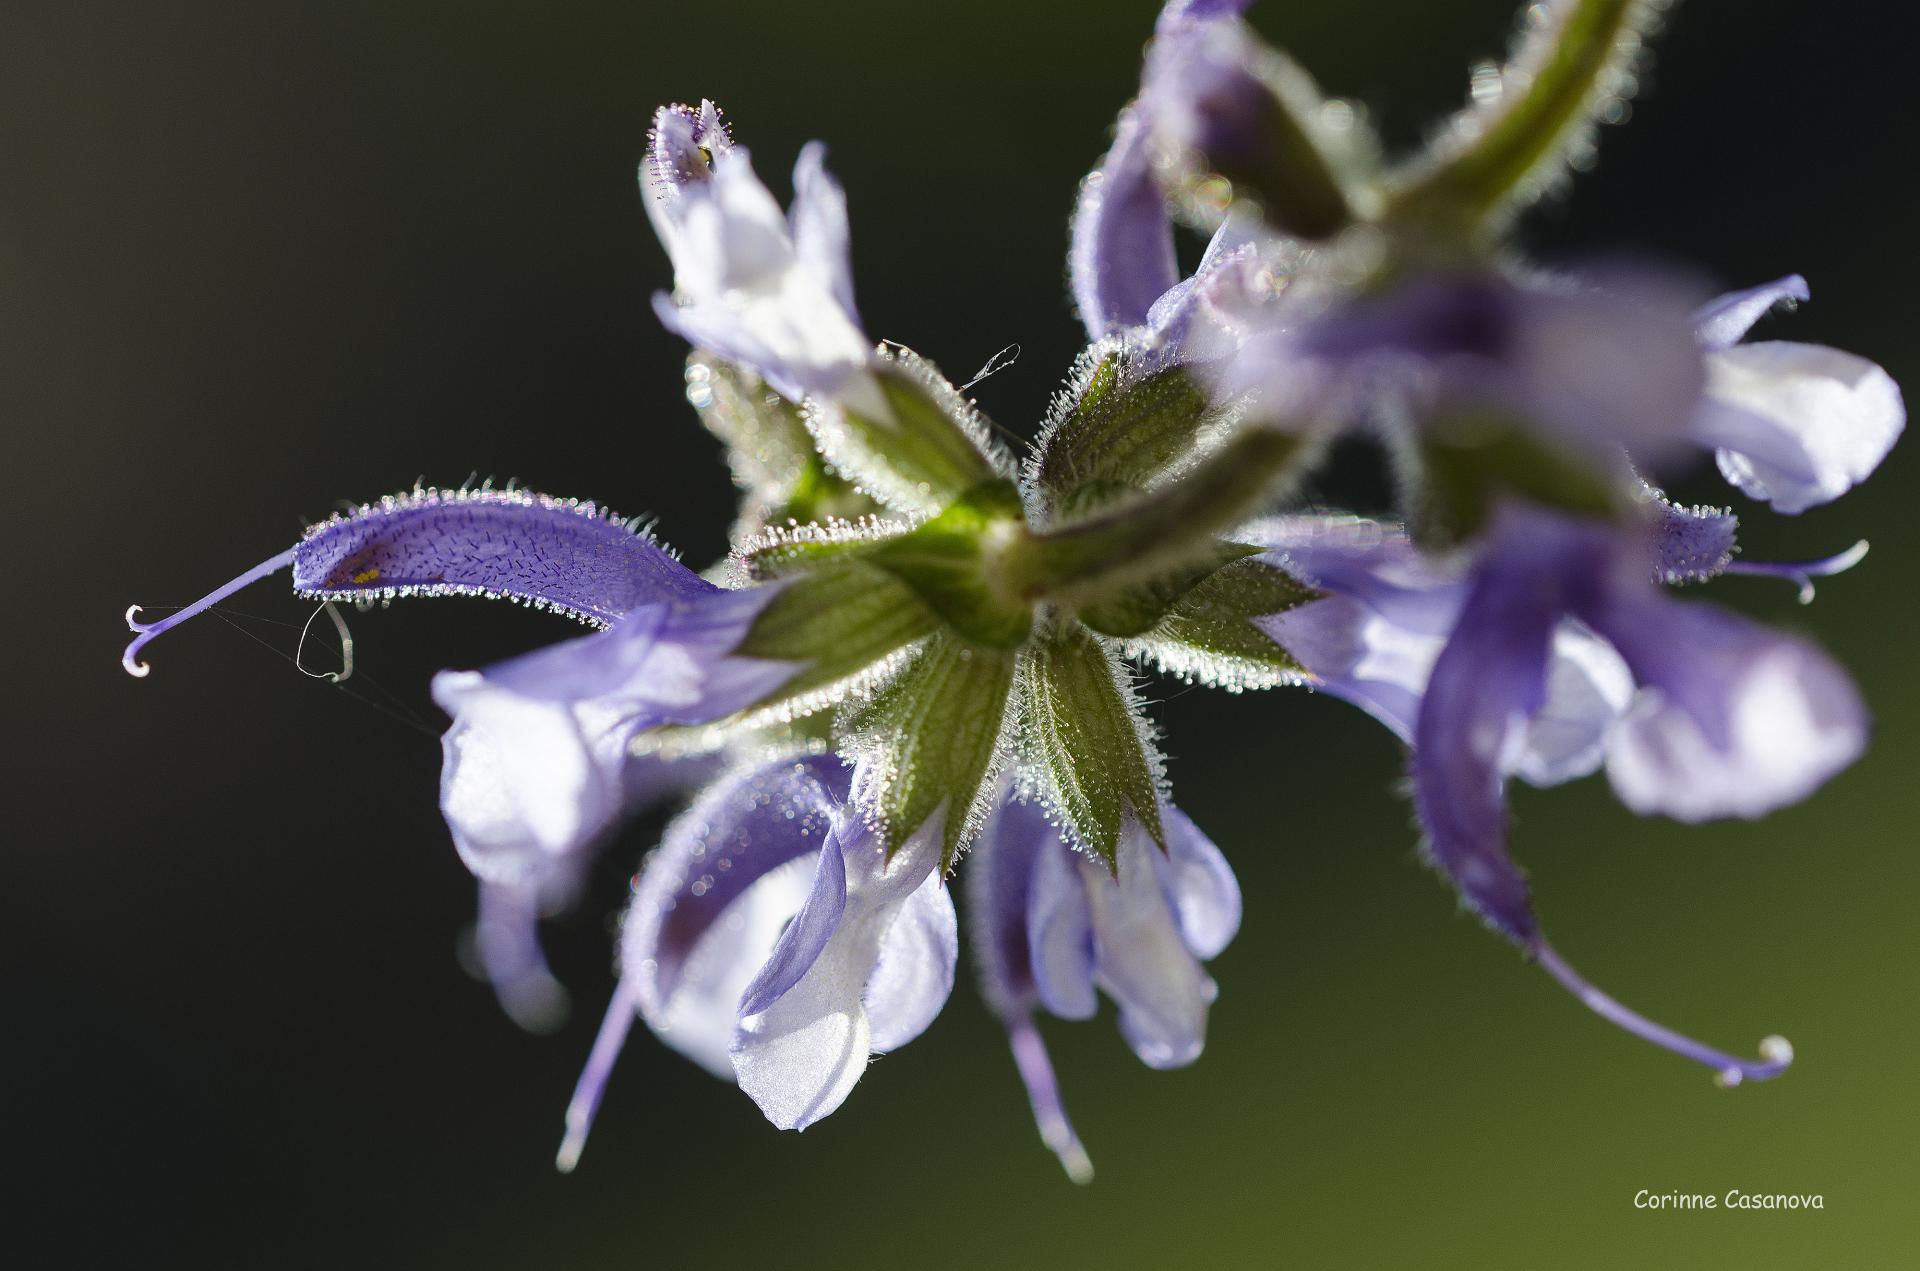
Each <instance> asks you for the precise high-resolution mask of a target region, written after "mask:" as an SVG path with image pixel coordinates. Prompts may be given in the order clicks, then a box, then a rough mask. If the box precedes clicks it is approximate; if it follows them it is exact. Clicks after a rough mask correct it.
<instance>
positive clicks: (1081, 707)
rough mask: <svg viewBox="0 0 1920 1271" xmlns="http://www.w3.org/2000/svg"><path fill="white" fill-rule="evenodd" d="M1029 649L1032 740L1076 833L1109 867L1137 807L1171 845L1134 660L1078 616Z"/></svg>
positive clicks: (1058, 807) (1024, 680)
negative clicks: (1128, 662)
mask: <svg viewBox="0 0 1920 1271" xmlns="http://www.w3.org/2000/svg"><path fill="white" fill-rule="evenodd" d="M1022 659H1023V660H1022V665H1021V684H1022V689H1023V694H1022V699H1021V712H1022V715H1023V718H1024V721H1025V725H1026V729H1025V731H1026V746H1027V749H1028V751H1029V752H1030V758H1031V759H1032V760H1033V762H1034V766H1035V767H1036V769H1037V770H1038V771H1039V772H1040V773H1041V774H1042V775H1043V777H1044V779H1045V786H1044V788H1043V790H1042V792H1041V793H1042V796H1043V798H1044V800H1045V802H1046V803H1047V804H1048V805H1049V806H1050V807H1051V808H1053V809H1054V811H1055V812H1057V813H1058V814H1059V815H1060V817H1061V818H1062V820H1063V823H1064V828H1065V829H1066V830H1067V831H1068V833H1069V835H1070V837H1071V838H1072V839H1073V840H1074V841H1075V842H1076V843H1077V844H1078V846H1079V847H1081V848H1082V849H1083V850H1085V851H1087V852H1088V853H1090V854H1092V855H1094V856H1096V857H1098V858H1099V859H1100V860H1102V861H1104V862H1105V863H1106V865H1107V868H1108V869H1113V868H1115V859H1116V854H1117V851H1118V847H1119V842H1120V833H1121V830H1122V828H1123V827H1124V825H1125V823H1126V821H1127V819H1128V818H1129V817H1131V818H1132V819H1134V820H1137V821H1138V822H1139V823H1140V824H1141V825H1142V826H1143V827H1145V829H1146V831H1147V833H1148V834H1150V835H1152V837H1153V840H1154V842H1156V843H1158V844H1160V846H1161V847H1162V848H1164V847H1165V846H1166V840H1165V835H1164V833H1163V832H1162V830H1161V826H1160V779H1159V771H1158V770H1159V762H1158V759H1157V756H1156V755H1155V754H1154V752H1153V750H1152V748H1151V740H1150V738H1149V737H1148V736H1147V734H1146V731H1145V728H1144V726H1143V724H1142V722H1141V720H1140V716H1139V712H1138V708H1137V705H1136V703H1135V702H1134V700H1133V694H1132V692H1131V690H1130V689H1129V688H1128V687H1127V686H1126V680H1125V677H1126V671H1125V668H1124V667H1122V666H1121V665H1120V664H1119V663H1118V662H1117V661H1116V660H1115V659H1114V657H1113V655H1112V654H1111V653H1110V652H1109V651H1108V650H1107V649H1106V648H1104V647H1103V646H1102V645H1101V644H1100V642H1099V641H1097V640H1095V639H1094V638H1093V636H1091V635H1090V634H1089V633H1088V632H1087V630H1086V628H1084V627H1082V626H1080V625H1079V624H1078V623H1062V624H1060V625H1058V626H1055V627H1052V628H1050V629H1049V630H1047V631H1046V632H1045V633H1044V634H1042V635H1041V637H1040V638H1038V639H1036V640H1035V641H1034V642H1033V643H1032V644H1031V645H1029V646H1028V648H1027V649H1026V650H1025V651H1024V653H1023V655H1022Z"/></svg>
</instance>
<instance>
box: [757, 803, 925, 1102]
mask: <svg viewBox="0 0 1920 1271" xmlns="http://www.w3.org/2000/svg"><path fill="white" fill-rule="evenodd" d="M856 780H857V779H856ZM862 816H863V813H862V812H861V811H860V809H859V808H857V807H855V808H850V809H848V810H846V811H845V812H844V813H843V820H842V823H841V825H840V827H839V829H838V830H837V831H836V839H837V842H838V844H839V847H840V850H841V852H842V853H843V854H844V857H845V861H846V886H847V893H846V906H845V910H844V912H843V914H842V916H841V919H840V922H839V923H838V925H837V926H836V927H835V928H834V931H833V934H832V937H831V938H830V939H829V940H828V941H827V942H826V945H825V947H824V948H823V949H821V951H820V954H819V956H818V957H817V958H816V959H814V960H813V962H812V964H811V965H810V966H809V967H808V968H807V970H806V973H805V974H803V975H802V976H801V977H800V978H799V980H798V981H797V982H795V983H794V984H793V986H792V987H791V988H789V989H788V990H787V991H786V992H785V993H783V994H781V995H780V996H779V997H778V998H777V1000H774V1001H773V1002H772V1004H771V1005H769V1006H768V1007H767V1008H766V1009H765V1010H763V1011H759V1012H757V1013H753V1014H746V1015H743V1016H742V1017H741V1019H740V1022H739V1025H738V1027H737V1028H736V1029H735V1031H734V1036H733V1041H732V1043H731V1047H730V1050H731V1053H732V1056H733V1067H734V1075H735V1077H736V1079H737V1080H738V1081H739V1083H740V1088H741V1089H742V1090H744V1091H745V1092H746V1093H747V1094H748V1095H749V1096H750V1097H751V1098H752V1099H753V1101H754V1102H755V1103H756V1104H758V1105H759V1106H760V1110H761V1111H762V1112H763V1113H765V1114H766V1117H767V1119H768V1120H769V1121H772V1122H773V1123H774V1124H775V1125H777V1126H779V1127H780V1128H781V1129H786V1130H799V1129H805V1128H806V1127H807V1126H809V1125H812V1124H813V1123H814V1122H815V1121H818V1120H819V1119H820V1118H822V1117H824V1116H826V1115H828V1114H829V1113H831V1112H832V1111H833V1110H834V1109H835V1108H838V1107H839V1106H840V1104H841V1103H842V1102H843V1101H845V1099H846V1097H847V1095H848V1094H849V1093H851V1092H852V1090H853V1087H854V1085H855V1084H856V1083H857V1082H858V1081H859V1080H860V1075H861V1073H863V1072H865V1071H866V1067H867V1060H868V1058H869V1056H870V1055H871V1053H872V1050H873V1038H874V1029H873V1024H872V1022H871V1020H870V1019H869V1017H868V1014H867V1008H866V1001H865V996H866V990H867V984H868V982H869V981H870V980H871V979H872V977H873V973H874V969H875V967H876V965H877V964H878V962H879V959H880V954H881V948H882V945H883V943H884V942H885V939H886V935H887V931H888V928H889V927H891V926H892V924H893V923H894V922H895V920H896V919H897V918H898V917H899V915H900V913H901V910H902V909H903V908H904V907H905V906H906V905H907V903H908V900H909V899H910V898H911V897H912V895H913V893H914V892H915V891H916V890H917V889H918V888H919V887H920V885H921V884H922V883H924V882H925V881H926V879H927V877H928V875H930V874H932V873H933V872H934V871H935V870H936V869H937V868H938V867H939V864H940V854H941V841H942V839H941V833H940V827H941V824H942V818H940V817H937V816H936V817H935V818H934V819H933V820H932V821H931V822H929V824H928V826H925V827H922V829H921V830H920V831H919V832H917V833H915V834H914V835H913V836H912V837H911V838H909V839H908V841H907V842H906V843H905V844H903V845H901V846H900V847H899V848H898V849H897V850H896V851H895V852H894V853H893V856H892V859H891V860H889V859H888V857H887V853H886V849H885V846H884V844H883V843H882V842H881V841H880V839H879V837H878V836H877V835H875V834H873V833H872V832H871V831H870V830H869V829H868V828H867V826H866V825H865V824H864V822H863V821H862V819H861V818H862Z"/></svg>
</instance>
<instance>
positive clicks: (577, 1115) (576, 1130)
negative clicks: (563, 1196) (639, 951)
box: [553, 979, 639, 1174]
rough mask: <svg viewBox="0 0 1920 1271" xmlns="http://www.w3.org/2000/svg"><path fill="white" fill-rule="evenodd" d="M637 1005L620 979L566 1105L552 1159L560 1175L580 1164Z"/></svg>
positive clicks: (632, 994) (631, 993) (568, 1172)
mask: <svg viewBox="0 0 1920 1271" xmlns="http://www.w3.org/2000/svg"><path fill="white" fill-rule="evenodd" d="M638 1005H639V1004H638V1002H637V1000H636V999H635V997H634V993H633V990H632V989H631V988H629V987H628V985H627V982H626V980H624V979H623V980H621V981H620V984H619V986H618V987H616V988H615V989H614V991H613V1001H611V1002H609V1003H608V1004H607V1016H606V1018H605V1019H603V1020H601V1021H600V1032H599V1034H598V1035H597V1036H595V1037H594V1039H593V1050H592V1051H590V1052H589V1053H588V1055H587V1066H586V1067H585V1068H582V1069H581V1070H580V1080H579V1082H578V1083H577V1084H576V1085H575V1086H574V1088H573V1098H572V1099H571V1100H570V1101H569V1102H568V1104H567V1133H566V1137H565V1138H563V1139H561V1140H560V1150H559V1152H557V1153H555V1155H554V1158H553V1165H554V1168H555V1169H557V1170H559V1171H560V1172H561V1173H562V1174H571V1173H573V1168H574V1166H576V1165H578V1164H579V1163H580V1154H581V1153H582V1152H584V1151H586V1149H587V1135H588V1134H589V1133H590V1132H591V1131H592V1130H593V1116H594V1113H596V1112H598V1111H599V1110H600V1096H601V1095H602V1094H604V1093H605V1092H606V1089H607V1077H608V1076H609V1075H610V1074H611V1073H612V1072H613V1061H614V1060H616V1059H618V1058H619V1057H620V1048H621V1047H622V1046H624V1045H625V1044H626V1041H627V1030H628V1029H629V1028H632V1027H633V1017H634V1012H635V1011H636V1010H637V1009H638Z"/></svg>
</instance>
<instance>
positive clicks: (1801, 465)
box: [1693, 341, 1907, 513]
mask: <svg viewBox="0 0 1920 1271" xmlns="http://www.w3.org/2000/svg"><path fill="white" fill-rule="evenodd" d="M1707 368H1708V380H1707V390H1706V397H1707V400H1706V401H1705V402H1704V403H1703V406H1702V409H1701V410H1700V412H1699V413H1698V415H1697V416H1696V418H1695V421H1694V426H1693V436H1694V437H1695V438H1696V439H1697V440H1699V441H1701V442H1703V443H1704V444H1707V445H1710V446H1713V447H1715V448H1716V452H1717V457H1718V459H1719V462H1720V471H1721V473H1722V474H1723V475H1725V477H1726V478H1727V480H1728V481H1730V482H1732V483H1733V484H1734V485H1735V486H1736V487H1738V488H1739V489H1740V490H1741V492H1742V493H1744V494H1746V495H1748V496H1749V497H1751V498H1755V499H1759V500H1762V501H1763V502H1767V503H1771V504H1772V505H1773V508H1774V510H1775V511H1777V512H1787V513H1793V512H1802V511H1805V510H1806V509H1807V508H1810V507H1817V506H1818V505H1820V504H1822V503H1827V502H1831V501H1832V500H1833V499H1836V498H1838V497H1839V496H1840V495H1842V494H1844V493H1846V492H1847V491H1848V490H1849V489H1851V488H1853V487H1854V486H1855V485H1857V484H1859V483H1860V482H1861V481H1864V480H1865V479H1866V478H1867V476H1868V475H1869V474H1870V473H1872V472H1873V470H1874V469H1875V468H1876V467H1878V466H1879V464H1880V461H1881V460H1882V459H1884V458H1886V455H1887V452H1888V451H1889V450H1891V449H1892V448H1893V443H1894V442H1895V441H1897V440H1898V439H1899V437H1900V433H1901V431H1902V429H1904V428H1905V427H1906V422H1907V412H1906V405H1905V403H1904V402H1903V401H1902V400H1901V396H1900V389H1899V386H1898V385H1896V384H1895V383H1894V382H1893V379H1892V377H1891V376H1889V375H1888V374H1887V373H1886V371H1884V370H1882V369H1881V368H1880V367H1879V366H1877V365H1875V364H1874V363H1872V362H1869V361H1867V360H1866V359H1865V358H1861V357H1856V356H1854V355H1853V354H1851V353H1843V352H1841V351H1840V350H1838V349H1830V348H1827V347H1825V346H1823V345H1818V344H1794V343H1788V342H1783V341H1779V342H1764V343H1758V344H1741V345H1736V346H1734V347H1733V348H1730V349H1724V350H1721V351H1719V352H1717V353H1713V354H1710V355H1709V356H1708V359H1707Z"/></svg>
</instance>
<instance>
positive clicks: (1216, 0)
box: [1067, 0, 1252, 346]
mask: <svg viewBox="0 0 1920 1271" xmlns="http://www.w3.org/2000/svg"><path fill="white" fill-rule="evenodd" d="M1246 7H1247V0H1173V3H1170V4H1168V5H1167V6H1166V8H1165V9H1163V10H1162V11H1161V13H1160V18H1159V22H1158V25H1157V27H1156V32H1157V35H1158V36H1159V37H1160V38H1162V39H1172V40H1176V41H1177V40H1181V39H1187V38H1192V37H1193V36H1194V35H1196V34H1197V33H1199V32H1201V31H1204V30H1206V29H1208V28H1209V27H1211V26H1213V25H1217V24H1220V23H1221V22H1223V21H1227V20H1231V19H1234V18H1237V17H1238V16H1239V14H1240V13H1242V12H1244V11H1245V9H1246ZM1166 108H1167V104H1165V103H1157V102H1155V101H1154V100H1152V99H1150V98H1149V97H1147V96H1145V95H1143V96H1142V98H1141V100H1139V101H1136V102H1133V103H1132V104H1130V105H1128V106H1127V107H1126V109H1124V110H1122V111H1121V112H1120V117H1119V119H1117V120H1116V121H1115V123H1114V129H1113V132H1114V136H1113V144H1112V145H1111V146H1110V147H1109V148H1108V150H1107V153H1106V154H1105V156H1103V157H1102V158H1101V160H1100V164H1099V166H1098V167H1096V168H1095V169H1094V170H1093V171H1092V172H1090V173H1088V174H1087V176H1086V179H1085V180H1083V181H1082V182H1081V183H1080V192H1079V196H1078V198H1077V199H1076V201H1075V204H1074V209H1073V219H1072V221H1071V223H1070V225H1069V237H1070V239H1071V244H1070V247H1069V250H1068V254H1067V273H1068V278H1069V280H1070V282H1071V284H1072V290H1073V298H1074V303H1075V304H1076V305H1077V306H1078V308H1079V310H1080V320H1081V321H1082V322H1083V323H1084V324H1085V325H1086V328H1087V335H1088V338H1090V339H1093V340H1100V339H1104V338H1105V337H1107V336H1110V335H1117V334H1120V333H1122V332H1129V330H1130V329H1132V328H1146V331H1145V332H1138V331H1134V332H1131V333H1130V341H1131V342H1140V341H1141V338H1142V336H1144V337H1145V339H1144V342H1145V343H1146V344H1148V345H1151V346H1157V345H1159V344H1162V343H1164V342H1167V341H1169V340H1175V339H1177V338H1178V335H1179V328H1181V327H1183V326H1184V325H1185V320H1186V319H1187V318H1188V317H1189V316H1190V312H1189V306H1190V304H1192V303H1194V302H1198V301H1199V300H1200V299H1201V297H1200V296H1198V295H1194V296H1192V297H1190V298H1188V299H1187V300H1186V301H1185V302H1183V297H1187V293H1188V292H1190V291H1191V290H1192V288H1193V286H1194V284H1195V283H1196V282H1197V281H1199V280H1200V279H1203V278H1205V277H1207V276H1208V275H1210V274H1212V273H1213V272H1214V271H1215V270H1216V269H1217V268H1219V267H1220V266H1221V265H1222V264H1223V263H1224V260H1225V256H1226V254H1227V253H1228V252H1229V251H1230V250H1231V249H1233V248H1236V247H1239V246H1240V245H1242V244H1243V243H1245V242H1246V241H1247V239H1248V238H1249V237H1250V236H1251V232H1250V228H1249V222H1251V220H1252V218H1251V217H1250V216H1239V217H1234V218H1231V219H1232V220H1233V221H1234V222H1236V223H1235V224H1234V225H1233V227H1232V228H1231V230H1229V229H1228V227H1227V226H1226V225H1223V226H1222V228H1221V232H1219V233H1217V234H1216V235H1215V238H1214V240H1213V242H1212V243H1210V244H1209V246H1208V248H1207V256H1206V259H1204V260H1203V261H1202V262H1201V265H1200V267H1199V269H1198V270H1196V271H1195V274H1194V277H1193V278H1189V279H1186V280H1184V281H1183V280H1182V279H1181V278H1180V274H1179V266H1178V264H1177V262H1176V260H1175V256H1174V241H1173V220H1172V218H1171V216H1169V214H1168V211H1167V195H1166V192H1165V191H1164V190H1163V189H1162V186H1161V176H1160V174H1159V173H1158V172H1157V171H1156V161H1155V160H1156V155H1155V150H1156V146H1155V141H1154V133H1155V130H1156V128H1157V127H1160V126H1161V125H1160V122H1159V120H1158V113H1159V112H1161V111H1164V110H1165V109H1166Z"/></svg>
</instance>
